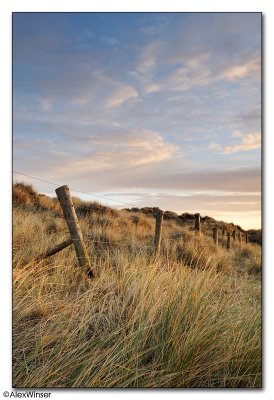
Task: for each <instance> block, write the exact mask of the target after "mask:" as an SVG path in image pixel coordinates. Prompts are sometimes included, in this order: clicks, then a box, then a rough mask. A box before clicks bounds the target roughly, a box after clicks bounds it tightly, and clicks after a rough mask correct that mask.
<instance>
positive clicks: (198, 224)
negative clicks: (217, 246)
mask: <svg viewBox="0 0 274 400" xmlns="http://www.w3.org/2000/svg"><path fill="white" fill-rule="evenodd" d="M195 231H196V232H197V234H198V235H200V234H201V216H200V214H199V213H197V214H195Z"/></svg>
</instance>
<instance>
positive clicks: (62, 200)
mask: <svg viewBox="0 0 274 400" xmlns="http://www.w3.org/2000/svg"><path fill="white" fill-rule="evenodd" d="M13 173H14V174H16V175H20V176H24V177H27V178H30V179H34V180H37V181H40V182H43V183H47V184H50V185H53V186H54V187H56V189H55V192H56V195H57V199H58V202H59V204H60V206H61V209H62V211H63V215H61V214H59V213H58V216H59V217H61V218H63V219H64V220H65V222H66V224H67V227H68V230H69V233H70V238H68V239H66V240H65V241H63V242H62V243H59V244H58V245H56V246H54V247H53V248H50V249H48V250H46V251H44V252H43V253H42V254H40V255H39V256H37V257H36V258H35V260H41V259H44V258H47V257H49V256H52V255H54V254H56V253H58V252H59V251H61V250H63V249H65V248H67V247H68V246H70V245H73V246H74V249H75V252H76V256H77V259H78V263H79V265H80V267H81V268H85V269H86V271H87V273H88V275H89V276H90V277H93V276H94V271H93V267H92V263H91V261H90V257H89V254H88V251H87V247H86V244H88V243H91V242H92V243H94V244H99V243H100V244H104V245H106V244H108V245H110V244H111V245H117V246H119V247H120V246H127V247H129V246H130V247H131V248H132V247H136V248H147V249H153V252H154V256H155V257H157V256H158V255H159V253H160V248H161V236H162V223H163V218H164V215H165V212H164V211H162V210H160V209H159V208H156V207H155V208H156V209H157V212H156V213H155V234H154V241H153V243H151V244H146V245H145V244H134V243H132V242H129V241H125V240H119V241H117V242H113V241H111V242H110V241H107V240H98V239H97V238H96V237H94V235H83V233H82V230H81V227H80V223H79V220H78V216H77V214H76V209H75V206H74V203H73V199H72V197H71V194H70V190H71V191H72V192H75V193H81V194H85V195H89V196H93V197H95V198H100V199H104V200H107V201H111V202H117V203H119V204H122V205H127V206H131V207H132V208H136V209H139V207H138V206H137V205H136V204H133V203H128V202H124V201H121V200H117V199H113V198H110V197H107V196H103V195H98V194H95V193H91V192H85V191H83V190H79V189H75V188H72V187H71V188H69V187H68V186H67V185H63V186H60V184H58V183H55V182H51V181H49V180H46V179H41V178H38V177H35V176H32V175H28V174H25V173H22V172H18V171H13ZM84 202H85V200H84ZM78 209H80V210H81V211H82V210H87V211H88V212H93V211H94V210H93V209H92V208H91V207H87V206H84V205H82V204H81V205H80V206H79V207H78ZM51 211H52V212H53V210H51ZM53 216H55V217H56V213H54V212H53ZM194 217H195V224H194V229H193V230H194V231H195V233H196V234H197V235H198V236H200V235H202V229H201V217H200V214H199V213H196V214H195V216H194ZM244 235H245V238H244V242H245V243H246V244H247V243H248V235H247V233H246V234H244ZM224 237H226V241H224ZM236 237H237V239H238V242H239V246H240V247H241V245H242V232H240V231H239V232H236V230H233V231H232V232H230V231H229V230H226V231H225V230H224V228H223V229H222V232H221V240H219V229H218V227H216V226H214V227H213V229H212V238H213V241H214V244H215V248H216V250H217V251H218V247H219V244H220V242H221V244H222V245H224V244H225V246H226V248H227V250H230V248H231V238H232V239H233V243H234V244H235V242H236ZM165 239H167V240H178V239H179V237H178V235H176V237H165Z"/></svg>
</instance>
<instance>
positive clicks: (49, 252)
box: [33, 239, 73, 261]
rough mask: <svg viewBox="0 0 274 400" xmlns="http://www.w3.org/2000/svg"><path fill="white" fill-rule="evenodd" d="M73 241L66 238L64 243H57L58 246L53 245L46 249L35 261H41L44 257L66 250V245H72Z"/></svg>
mask: <svg viewBox="0 0 274 400" xmlns="http://www.w3.org/2000/svg"><path fill="white" fill-rule="evenodd" d="M72 243H73V241H72V240H71V239H68V240H65V241H64V242H62V243H59V244H57V245H56V246H54V247H52V248H51V249H48V250H46V251H44V252H43V253H42V254H40V256H38V257H35V259H34V260H33V261H40V260H43V259H44V258H47V257H50V256H53V255H54V254H56V253H58V252H59V251H61V250H64V249H65V248H66V247H68V246H70V245H71V244H72Z"/></svg>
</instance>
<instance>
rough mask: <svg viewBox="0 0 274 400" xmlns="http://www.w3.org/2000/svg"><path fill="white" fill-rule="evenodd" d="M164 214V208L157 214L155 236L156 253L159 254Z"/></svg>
mask: <svg viewBox="0 0 274 400" xmlns="http://www.w3.org/2000/svg"><path fill="white" fill-rule="evenodd" d="M163 215H164V212H163V211H162V210H159V211H158V212H157V214H156V224H155V236H154V249H155V254H158V253H159V251H160V244H161V234H162V222H163Z"/></svg>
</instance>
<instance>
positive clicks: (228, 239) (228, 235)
mask: <svg viewBox="0 0 274 400" xmlns="http://www.w3.org/2000/svg"><path fill="white" fill-rule="evenodd" d="M226 248H227V250H229V249H230V232H227V242H226Z"/></svg>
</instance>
